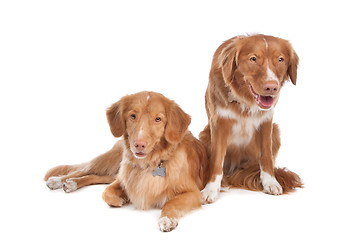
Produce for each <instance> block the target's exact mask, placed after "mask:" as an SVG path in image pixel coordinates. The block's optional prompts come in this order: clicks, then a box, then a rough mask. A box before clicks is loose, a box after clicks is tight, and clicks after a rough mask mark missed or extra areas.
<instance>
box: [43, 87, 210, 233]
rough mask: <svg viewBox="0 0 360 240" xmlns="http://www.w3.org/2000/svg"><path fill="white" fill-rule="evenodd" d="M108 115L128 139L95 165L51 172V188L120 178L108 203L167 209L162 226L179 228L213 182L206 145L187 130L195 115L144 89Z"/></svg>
mask: <svg viewBox="0 0 360 240" xmlns="http://www.w3.org/2000/svg"><path fill="white" fill-rule="evenodd" d="M107 118H108V122H109V125H110V129H111V132H112V133H113V135H114V136H115V137H122V138H121V139H120V140H119V141H118V142H117V143H116V144H115V146H114V147H113V148H112V149H111V150H110V151H109V152H107V153H105V154H103V155H101V156H99V157H98V158H95V159H94V160H93V161H91V162H89V163H85V164H81V165H77V166H59V167H57V168H55V169H53V170H50V171H49V173H48V174H47V175H46V177H45V180H47V184H48V186H49V187H50V188H51V189H55V188H58V187H61V186H63V188H64V190H65V191H67V192H70V191H73V190H75V189H77V188H79V187H82V186H85V185H89V184H96V183H108V182H111V181H112V180H114V179H115V178H116V180H115V181H114V182H113V183H112V184H111V185H109V186H108V187H107V188H106V189H105V191H104V193H103V199H104V201H105V202H106V203H107V204H108V205H110V206H113V207H121V206H123V205H125V204H127V203H132V204H134V205H135V207H136V208H140V209H149V208H152V207H159V208H162V212H161V217H160V219H159V227H160V230H161V231H171V230H173V229H174V228H175V227H176V226H177V224H178V221H179V218H180V217H181V216H183V215H184V214H186V213H187V212H189V211H191V210H192V209H195V208H199V207H200V206H201V193H200V190H201V189H203V187H204V186H205V184H206V182H207V181H208V177H207V176H208V174H207V172H208V169H207V161H208V159H207V155H206V149H205V147H203V145H202V144H201V143H200V142H199V141H198V140H197V139H196V138H194V137H193V135H192V134H191V133H190V132H189V131H188V130H187V128H188V125H189V124H190V121H191V119H190V116H189V115H187V114H186V113H184V112H183V110H181V109H180V107H179V106H178V105H177V104H176V103H175V102H173V101H170V100H169V99H167V98H165V97H164V96H163V95H161V94H159V93H154V92H140V93H137V94H133V95H128V96H125V97H123V98H122V99H121V100H120V101H118V102H116V103H114V104H113V105H112V106H111V107H110V108H109V109H108V111H107ZM119 167H120V169H119ZM70 171H72V172H71V173H70V174H68V172H70ZM118 171H119V173H118V175H117V172H118ZM64 174H68V175H65V176H58V175H64ZM116 175H117V176H116ZM84 179H85V180H84Z"/></svg>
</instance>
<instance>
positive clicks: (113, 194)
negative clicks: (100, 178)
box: [102, 179, 129, 207]
mask: <svg viewBox="0 0 360 240" xmlns="http://www.w3.org/2000/svg"><path fill="white" fill-rule="evenodd" d="M102 198H103V200H104V201H105V202H106V203H107V204H108V205H109V206H110V207H121V206H123V205H125V204H126V203H128V202H129V198H128V196H127V195H126V193H125V191H124V190H123V189H122V187H121V186H120V182H119V180H117V179H116V180H115V181H114V182H113V183H112V184H110V185H109V186H108V187H107V188H105V190H104V192H103V194H102Z"/></svg>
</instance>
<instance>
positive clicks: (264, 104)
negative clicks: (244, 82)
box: [249, 83, 274, 110]
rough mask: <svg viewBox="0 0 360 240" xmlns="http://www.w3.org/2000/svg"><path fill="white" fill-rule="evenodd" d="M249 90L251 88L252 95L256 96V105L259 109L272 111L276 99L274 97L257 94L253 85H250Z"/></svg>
mask: <svg viewBox="0 0 360 240" xmlns="http://www.w3.org/2000/svg"><path fill="white" fill-rule="evenodd" d="M249 88H250V91H251V93H252V94H253V95H254V97H255V100H256V103H257V105H259V107H260V108H261V109H265V110H267V109H270V108H271V107H272V105H273V103H274V97H273V96H263V95H260V94H257V93H256V92H255V91H254V89H253V87H252V86H251V84H250V83H249Z"/></svg>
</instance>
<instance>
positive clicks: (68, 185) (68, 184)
mask: <svg viewBox="0 0 360 240" xmlns="http://www.w3.org/2000/svg"><path fill="white" fill-rule="evenodd" d="M63 189H64V191H65V192H67V193H70V192H73V191H75V190H76V189H77V183H76V182H74V181H72V180H70V179H67V180H66V181H65V182H64V184H63Z"/></svg>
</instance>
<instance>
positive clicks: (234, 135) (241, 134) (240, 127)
mask: <svg viewBox="0 0 360 240" xmlns="http://www.w3.org/2000/svg"><path fill="white" fill-rule="evenodd" d="M258 127H259V125H258V124H256V123H254V122H253V121H252V119H250V118H243V119H239V120H237V122H236V123H235V124H234V125H233V126H232V128H231V136H230V138H229V141H228V144H229V145H232V144H233V145H236V146H246V145H248V144H249V142H250V141H251V139H252V137H253V135H254V132H255V131H256V130H257V129H258Z"/></svg>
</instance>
